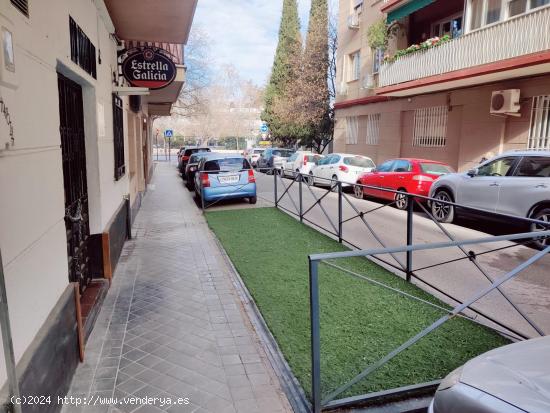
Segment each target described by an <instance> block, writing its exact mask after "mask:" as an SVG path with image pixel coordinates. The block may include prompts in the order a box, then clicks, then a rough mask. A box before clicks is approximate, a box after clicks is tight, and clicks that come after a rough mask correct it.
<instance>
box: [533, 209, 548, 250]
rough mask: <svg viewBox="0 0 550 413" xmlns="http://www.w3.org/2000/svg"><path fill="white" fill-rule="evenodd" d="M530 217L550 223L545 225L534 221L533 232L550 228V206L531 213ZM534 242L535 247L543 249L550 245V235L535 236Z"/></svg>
mask: <svg viewBox="0 0 550 413" xmlns="http://www.w3.org/2000/svg"><path fill="white" fill-rule="evenodd" d="M529 218H531V219H536V220H538V221H543V222H548V223H549V225H544V224H536V223H534V222H533V223H532V224H531V231H532V232H539V231H548V230H550V208H542V209H539V210H538V211H535V212H534V213H533V214H531V216H530V217H529ZM532 244H533V246H534V247H535V248H538V249H540V250H543V249H545V248H546V247H548V246H550V237H540V238H534V239H533V242H532Z"/></svg>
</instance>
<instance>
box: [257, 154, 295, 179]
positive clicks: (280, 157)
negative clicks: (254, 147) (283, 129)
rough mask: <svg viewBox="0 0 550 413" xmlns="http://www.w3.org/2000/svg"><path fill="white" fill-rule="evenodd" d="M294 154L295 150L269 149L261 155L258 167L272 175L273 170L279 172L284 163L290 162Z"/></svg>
mask: <svg viewBox="0 0 550 413" xmlns="http://www.w3.org/2000/svg"><path fill="white" fill-rule="evenodd" d="M294 152H296V151H295V150H293V149H281V148H267V149H266V150H265V151H264V153H262V154H261V155H260V158H259V159H258V162H257V166H256V167H257V168H258V169H260V170H264V171H265V172H266V173H271V172H272V171H273V169H276V170H277V171H279V170H280V169H281V167H282V165H283V162H284V161H286V160H288V158H290V157H291V156H292V154H293V153H294Z"/></svg>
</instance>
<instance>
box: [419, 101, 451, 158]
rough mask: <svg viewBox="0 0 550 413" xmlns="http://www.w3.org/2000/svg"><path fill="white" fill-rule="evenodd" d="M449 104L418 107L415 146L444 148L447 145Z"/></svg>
mask: <svg viewBox="0 0 550 413" xmlns="http://www.w3.org/2000/svg"><path fill="white" fill-rule="evenodd" d="M448 115H449V112H448V110H447V106H434V107H431V108H422V109H416V110H415V113H414V136H413V146H422V147H426V148H442V147H444V146H446V145H447V118H448Z"/></svg>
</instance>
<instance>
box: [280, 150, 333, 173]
mask: <svg viewBox="0 0 550 413" xmlns="http://www.w3.org/2000/svg"><path fill="white" fill-rule="evenodd" d="M323 158H324V156H323V155H319V154H316V153H313V152H306V151H298V152H295V153H294V154H293V155H292V156H291V157H290V158H288V159H287V160H286V161H283V164H282V165H281V172H280V173H281V175H282V176H296V174H298V173H301V174H305V175H309V173H310V172H311V170H312V169H313V167H314V166H316V165H317V164H318V163H319V161H320V160H321V159H323Z"/></svg>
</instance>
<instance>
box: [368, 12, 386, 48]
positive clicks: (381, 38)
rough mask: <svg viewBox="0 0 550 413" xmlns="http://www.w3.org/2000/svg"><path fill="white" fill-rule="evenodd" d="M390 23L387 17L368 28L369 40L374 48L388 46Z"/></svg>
mask: <svg viewBox="0 0 550 413" xmlns="http://www.w3.org/2000/svg"><path fill="white" fill-rule="evenodd" d="M388 40H389V35H388V25H387V24H386V20H385V19H381V20H378V21H377V22H376V23H373V24H372V25H371V26H370V27H369V28H368V29H367V42H368V44H369V47H370V48H371V49H373V50H375V49H378V48H382V49H385V48H386V47H387V46H388Z"/></svg>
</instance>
